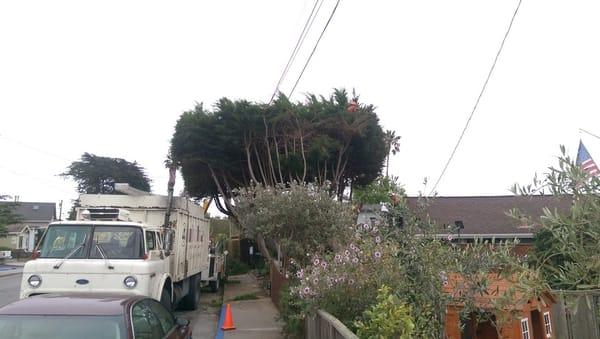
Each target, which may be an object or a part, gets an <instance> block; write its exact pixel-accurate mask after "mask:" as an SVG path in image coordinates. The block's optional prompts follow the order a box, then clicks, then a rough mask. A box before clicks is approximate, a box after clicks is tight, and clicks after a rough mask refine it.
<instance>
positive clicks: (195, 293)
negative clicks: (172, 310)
mask: <svg viewBox="0 0 600 339" xmlns="http://www.w3.org/2000/svg"><path fill="white" fill-rule="evenodd" d="M200 284H201V281H200V277H199V276H198V275H194V276H192V277H190V291H189V293H188V294H187V295H186V296H185V297H183V299H182V300H181V309H183V310H189V311H194V310H196V309H198V306H199V305H200V289H201V288H202V286H201V285H200Z"/></svg>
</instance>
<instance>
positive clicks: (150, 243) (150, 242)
mask: <svg viewBox="0 0 600 339" xmlns="http://www.w3.org/2000/svg"><path fill="white" fill-rule="evenodd" d="M154 234H155V233H154V232H146V250H148V251H151V250H155V249H156V238H155V236H154Z"/></svg>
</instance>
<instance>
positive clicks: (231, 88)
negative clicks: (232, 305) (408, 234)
mask: <svg viewBox="0 0 600 339" xmlns="http://www.w3.org/2000/svg"><path fill="white" fill-rule="evenodd" d="M334 4H335V1H334V0H325V3H324V5H323V8H322V9H321V12H320V16H319V18H318V19H317V21H316V22H315V24H314V26H313V30H312V31H311V34H310V35H309V37H308V38H307V41H306V43H305V45H304V49H303V50H302V51H301V53H300V55H299V56H298V58H297V61H296V64H295V66H294V67H293V68H292V69H291V70H290V72H289V74H288V77H287V78H286V80H285V81H284V83H283V85H282V86H281V90H282V91H283V92H284V93H288V92H289V91H290V89H291V87H292V85H293V82H294V81H295V80H296V78H297V76H298V74H299V71H300V69H301V67H302V64H303V62H304V60H305V59H306V57H307V55H308V53H309V52H310V49H311V48H312V46H313V44H314V41H315V40H316V37H317V35H318V34H319V33H320V31H321V29H322V27H323V25H324V24H325V21H326V19H327V18H326V17H327V15H328V14H329V12H330V10H331V9H332V8H333V6H334ZM312 5H313V1H312V0H302V1H300V0H298V1H281V0H277V1H276V0H273V1H258V0H257V1H242V0H240V1H202V2H201V1H164V2H158V1H56V0H55V1H25V0H24V1H2V2H0V46H1V52H0V117H1V123H0V152H1V154H2V161H1V162H0V193H3V194H11V195H19V196H20V197H21V200H22V201H55V202H58V201H60V200H61V199H62V200H65V203H66V202H67V201H68V200H69V199H72V198H75V197H76V195H77V194H76V192H75V190H74V188H75V186H74V184H73V183H72V182H69V181H65V180H64V179H62V178H59V177H57V176H56V175H57V174H59V173H61V172H62V171H64V169H65V168H66V167H67V165H68V164H69V163H70V162H71V161H73V160H76V159H77V158H78V157H79V156H80V155H81V154H82V153H83V152H91V153H94V154H97V155H103V156H111V157H122V158H125V159H127V160H129V161H133V160H136V161H138V162H139V163H140V164H141V165H142V166H144V167H145V168H146V169H147V172H148V175H149V176H150V178H151V179H152V181H153V182H152V187H153V191H154V192H156V193H164V192H165V191H166V181H167V171H166V169H164V166H163V161H164V159H165V155H166V154H167V150H168V146H169V140H170V137H171V135H172V133H173V131H174V125H175V122H176V121H177V119H178V117H179V115H180V114H181V113H182V112H183V111H184V110H188V109H191V108H193V106H194V105H195V102H204V103H205V104H207V105H212V104H213V103H214V102H215V101H216V100H217V99H218V98H220V97H223V96H226V97H230V98H244V99H249V100H254V101H268V99H269V98H270V96H271V93H272V92H273V89H274V86H275V84H276V82H277V79H278V78H279V75H280V73H281V71H282V69H283V67H284V65H285V62H286V61H287V58H288V56H289V53H291V50H292V48H293V47H294V44H295V42H296V39H297V36H298V34H299V33H300V31H301V29H302V25H303V23H304V20H305V19H306V17H307V16H308V14H309V12H310V10H311V8H312ZM516 5H517V1H490V0H472V1H466V0H456V1H445V0H430V1H426V0H422V1H356V0H342V1H341V4H340V6H339V8H338V11H337V13H336V15H335V17H334V18H333V21H332V22H331V24H330V27H329V29H328V30H327V32H326V33H325V36H324V38H323V40H322V41H321V44H320V45H319V48H318V50H317V52H316V54H315V56H314V57H313V60H312V62H311V64H310V65H309V67H308V69H307V71H306V73H305V75H304V77H303V78H302V80H301V82H300V84H299V86H298V88H297V89H296V92H295V93H294V96H293V99H295V100H301V99H302V96H303V94H304V93H307V92H313V93H316V94H324V95H328V94H330V93H331V90H332V88H334V87H345V88H347V89H349V90H351V89H352V88H355V89H356V91H357V93H359V94H360V95H361V101H362V102H365V103H372V104H374V105H376V106H377V107H378V108H377V113H378V115H379V117H380V119H381V123H382V125H383V127H384V129H392V130H395V131H396V133H397V134H398V135H401V136H402V140H401V151H400V153H399V154H398V155H396V156H395V157H393V158H392V160H391V166H390V172H391V173H392V174H394V175H398V176H399V177H400V181H401V182H402V183H403V184H404V185H405V188H406V189H407V192H408V193H409V194H417V193H418V192H419V190H421V189H422V188H423V186H422V182H423V179H424V178H425V177H428V178H429V181H430V185H429V187H431V185H432V184H433V182H435V180H436V179H437V176H438V175H439V174H440V172H441V170H442V168H443V165H444V163H445V162H446V160H447V158H448V156H449V154H450V152H451V150H452V148H453V146H454V144H455V142H456V140H457V138H458V135H459V134H460V131H461V130H462V128H463V126H464V123H465V121H466V119H467V117H468V114H469V113H470V111H471V109H472V107H473V104H474V103H475V99H476V98H477V95H478V94H479V91H480V88H481V86H482V84H483V81H484V80H485V77H486V75H487V73H488V71H489V67H490V66H491V63H492V61H493V58H494V56H495V54H496V51H497V49H498V46H499V44H500V41H501V39H502V37H503V35H504V33H505V30H506V27H507V25H508V23H509V21H510V17H511V15H512V13H513V11H514V9H515V7H516ZM599 14H600V3H599V2H597V1H548V0H546V1H541V0H523V4H522V6H521V9H520V11H519V14H518V16H517V18H516V20H515V23H514V26H513V28H512V31H511V35H510V36H509V38H508V41H507V43H506V45H505V47H504V51H503V54H502V55H501V57H500V60H499V62H498V65H497V66H496V69H495V72H494V74H493V76H492V79H491V81H490V83H489V85H488V88H487V92H486V93H485V94H484V97H483V99H482V100H481V103H480V105H479V108H478V111H477V112H476V113H475V116H474V118H473V120H472V122H471V125H470V127H469V130H468V131H467V133H466V135H465V138H464V140H463V142H462V144H461V146H460V148H459V150H458V152H457V154H456V156H455V158H454V160H453V162H452V163H451V165H450V167H449V169H448V171H447V173H446V175H445V176H444V178H443V179H442V181H441V183H440V185H439V187H438V192H439V194H440V195H491V194H508V190H507V188H508V187H509V186H511V185H512V184H513V183H515V182H519V183H523V184H525V183H529V182H530V180H531V178H532V177H533V174H534V173H535V172H538V173H540V172H543V171H544V169H545V168H546V167H548V166H550V165H553V164H555V163H556V161H555V157H556V155H558V153H559V145H560V144H564V145H565V146H566V147H567V149H568V151H569V152H570V154H572V155H573V156H575V152H576V150H577V145H578V141H579V138H581V139H582V140H583V142H584V143H585V145H586V146H587V148H588V150H589V151H590V153H591V155H592V157H594V158H595V160H596V162H597V163H598V161H600V140H599V139H596V138H594V137H591V136H588V135H585V134H580V133H579V131H578V129H579V128H583V129H586V130H588V131H590V132H592V133H595V134H597V135H600V114H599V112H600V100H599V98H600V96H599V95H598V93H599V92H600V81H599V79H600V63H599V62H598V60H600V45H599V44H598V41H599V38H600V37H599V34H600V20H597V18H598V15H599ZM181 187H182V182H181V180H179V182H178V189H181Z"/></svg>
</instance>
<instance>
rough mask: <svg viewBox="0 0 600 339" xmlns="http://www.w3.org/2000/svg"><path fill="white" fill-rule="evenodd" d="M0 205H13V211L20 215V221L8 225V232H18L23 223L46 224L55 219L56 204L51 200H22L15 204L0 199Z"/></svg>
mask: <svg viewBox="0 0 600 339" xmlns="http://www.w3.org/2000/svg"><path fill="white" fill-rule="evenodd" d="M0 205H11V206H14V210H15V213H16V214H18V215H20V216H21V219H22V220H21V222H20V223H18V224H13V225H8V227H7V230H8V232H19V231H21V229H22V228H23V225H26V224H32V226H38V225H37V224H48V223H49V222H51V221H53V220H56V204H55V203H53V202H24V201H20V202H18V203H17V204H16V205H14V202H12V201H0Z"/></svg>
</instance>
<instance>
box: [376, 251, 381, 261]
mask: <svg viewBox="0 0 600 339" xmlns="http://www.w3.org/2000/svg"><path fill="white" fill-rule="evenodd" d="M375 258H377V259H379V258H381V252H379V251H375Z"/></svg>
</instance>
